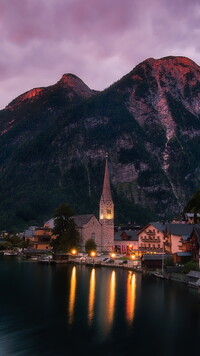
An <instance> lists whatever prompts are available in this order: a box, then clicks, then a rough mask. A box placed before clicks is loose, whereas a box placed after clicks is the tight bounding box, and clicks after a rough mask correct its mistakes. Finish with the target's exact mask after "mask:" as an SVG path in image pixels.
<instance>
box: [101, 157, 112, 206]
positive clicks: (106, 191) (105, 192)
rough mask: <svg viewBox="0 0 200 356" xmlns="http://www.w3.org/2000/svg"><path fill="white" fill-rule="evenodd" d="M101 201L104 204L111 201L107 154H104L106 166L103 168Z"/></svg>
mask: <svg viewBox="0 0 200 356" xmlns="http://www.w3.org/2000/svg"><path fill="white" fill-rule="evenodd" d="M101 200H103V201H104V202H106V201H107V200H112V195H111V189H110V175H109V168H108V153H106V166H105V173H104V181H103V191H102V195H101Z"/></svg>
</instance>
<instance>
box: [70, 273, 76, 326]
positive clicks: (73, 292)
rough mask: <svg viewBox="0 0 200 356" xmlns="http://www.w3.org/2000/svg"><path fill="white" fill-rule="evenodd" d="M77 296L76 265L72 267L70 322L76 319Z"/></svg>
mask: <svg viewBox="0 0 200 356" xmlns="http://www.w3.org/2000/svg"><path fill="white" fill-rule="evenodd" d="M75 298H76V267H75V266H74V267H73V268H72V273H71V279H70V291H69V324H72V323H73V320H74V306H75Z"/></svg>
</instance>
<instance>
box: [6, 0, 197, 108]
mask: <svg viewBox="0 0 200 356" xmlns="http://www.w3.org/2000/svg"><path fill="white" fill-rule="evenodd" d="M199 5H200V1H198V0H194V1H192V2H189V1H188V0H177V1H174V0H151V1H149V0H143V1H140V0H110V1H108V0H101V1H98V0H34V1H32V0H20V1H19V0H9V1H7V0H1V2H0V40H1V51H0V80H1V86H0V98H1V101H0V107H1V108H2V107H4V106H5V105H6V104H8V102H9V101H11V100H12V99H13V98H14V97H16V96H17V95H19V94H21V93H22V92H23V91H26V90H29V89H31V88H33V87H35V86H46V85H50V84H53V83H55V82H56V81H58V80H59V78H60V77H61V76H62V74H63V73H66V72H72V73H74V74H76V75H78V76H79V77H80V78H81V79H82V80H84V81H85V82H86V84H88V85H89V86H90V87H92V88H95V89H103V88H105V87H107V86H108V85H110V84H112V82H114V81H116V80H118V79H119V78H120V77H121V76H123V75H124V74H126V73H127V72H129V71H130V70H131V69H132V68H133V67H134V66H135V65H136V64H138V63H139V62H140V61H143V60H144V59H146V58H149V57H154V58H159V57H162V56H166V55H171V54H172V55H176V54H177V55H183V56H184V55H186V56H188V57H190V58H191V59H193V60H194V61H196V62H197V61H198V58H199V52H200V48H199V30H200V21H199V17H200V6H199Z"/></svg>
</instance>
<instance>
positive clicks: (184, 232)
mask: <svg viewBox="0 0 200 356" xmlns="http://www.w3.org/2000/svg"><path fill="white" fill-rule="evenodd" d="M192 230H193V225H190V224H170V223H166V224H165V250H166V252H167V253H172V254H174V253H178V252H186V251H188V248H189V246H187V241H188V238H189V236H190V235H191V232H192ZM184 244H185V248H183V245H184Z"/></svg>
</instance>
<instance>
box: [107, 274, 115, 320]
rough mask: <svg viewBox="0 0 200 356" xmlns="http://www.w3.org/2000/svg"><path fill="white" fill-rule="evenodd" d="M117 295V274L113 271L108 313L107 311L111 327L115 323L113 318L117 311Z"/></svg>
mask: <svg viewBox="0 0 200 356" xmlns="http://www.w3.org/2000/svg"><path fill="white" fill-rule="evenodd" d="M115 293H116V272H115V271H112V274H111V278H110V288H109V296H108V311H107V320H108V324H109V325H111V324H112V322H113V316H114V310H115Z"/></svg>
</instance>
